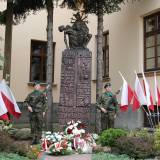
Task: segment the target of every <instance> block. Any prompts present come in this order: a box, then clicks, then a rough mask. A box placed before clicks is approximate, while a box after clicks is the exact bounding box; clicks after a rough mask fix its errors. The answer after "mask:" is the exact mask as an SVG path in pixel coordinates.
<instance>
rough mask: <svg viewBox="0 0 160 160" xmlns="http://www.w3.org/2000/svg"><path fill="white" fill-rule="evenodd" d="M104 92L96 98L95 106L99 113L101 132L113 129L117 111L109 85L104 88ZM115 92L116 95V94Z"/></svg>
mask: <svg viewBox="0 0 160 160" xmlns="http://www.w3.org/2000/svg"><path fill="white" fill-rule="evenodd" d="M104 89H105V92H104V93H103V94H102V95H101V96H100V97H99V98H98V100H97V102H96V106H97V108H98V109H100V111H101V113H102V114H101V130H105V129H109V128H114V120H115V118H116V114H117V111H118V101H117V98H116V95H114V94H113V93H112V92H111V83H106V84H105V86H104ZM118 93H119V91H117V93H116V94H118Z"/></svg>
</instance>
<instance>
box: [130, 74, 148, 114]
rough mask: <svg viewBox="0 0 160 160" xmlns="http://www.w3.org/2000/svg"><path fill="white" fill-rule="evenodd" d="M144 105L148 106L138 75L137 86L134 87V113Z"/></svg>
mask: <svg viewBox="0 0 160 160" xmlns="http://www.w3.org/2000/svg"><path fill="white" fill-rule="evenodd" d="M142 105H147V100H146V97H145V94H144V91H143V88H142V86H141V83H140V80H139V78H138V76H137V74H136V80H135V86H134V98H133V108H132V110H133V111H136V110H137V109H139V108H140V106H142Z"/></svg>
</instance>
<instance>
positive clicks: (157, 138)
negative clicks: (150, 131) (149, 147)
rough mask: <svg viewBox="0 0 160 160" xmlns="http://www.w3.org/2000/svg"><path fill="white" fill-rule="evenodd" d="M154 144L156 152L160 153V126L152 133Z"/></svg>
mask: <svg viewBox="0 0 160 160" xmlns="http://www.w3.org/2000/svg"><path fill="white" fill-rule="evenodd" d="M154 146H155V149H156V151H157V153H158V154H160V128H157V129H156V130H155V133H154Z"/></svg>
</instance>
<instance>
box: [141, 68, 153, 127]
mask: <svg viewBox="0 0 160 160" xmlns="http://www.w3.org/2000/svg"><path fill="white" fill-rule="evenodd" d="M142 75H143V80H144V77H145V76H144V72H143V71H142ZM147 109H148V112H149V115H150V120H151V123H152V126H153V128H154V123H153V121H152V114H151V111H150V109H149V107H148V105H147Z"/></svg>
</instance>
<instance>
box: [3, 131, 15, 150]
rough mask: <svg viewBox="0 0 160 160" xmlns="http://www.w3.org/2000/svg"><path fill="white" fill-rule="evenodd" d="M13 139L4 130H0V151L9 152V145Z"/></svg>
mask: <svg viewBox="0 0 160 160" xmlns="http://www.w3.org/2000/svg"><path fill="white" fill-rule="evenodd" d="M13 142H14V141H13V140H12V139H11V137H10V136H9V134H8V133H6V132H2V131H1V132H0V151H6V152H9V151H10V148H11V145H13Z"/></svg>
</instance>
